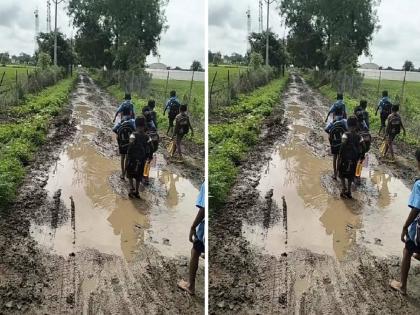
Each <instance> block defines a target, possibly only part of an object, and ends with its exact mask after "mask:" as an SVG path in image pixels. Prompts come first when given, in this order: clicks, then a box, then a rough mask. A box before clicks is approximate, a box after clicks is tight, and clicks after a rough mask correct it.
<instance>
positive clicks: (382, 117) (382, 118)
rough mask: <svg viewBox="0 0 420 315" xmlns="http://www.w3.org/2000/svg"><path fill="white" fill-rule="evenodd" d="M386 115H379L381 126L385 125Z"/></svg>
mask: <svg viewBox="0 0 420 315" xmlns="http://www.w3.org/2000/svg"><path fill="white" fill-rule="evenodd" d="M387 118H388V117H385V116H382V115H381V127H385V125H386V119H387Z"/></svg>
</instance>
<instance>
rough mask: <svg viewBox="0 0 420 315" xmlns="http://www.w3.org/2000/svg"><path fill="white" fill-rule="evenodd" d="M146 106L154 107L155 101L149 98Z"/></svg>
mask: <svg viewBox="0 0 420 315" xmlns="http://www.w3.org/2000/svg"><path fill="white" fill-rule="evenodd" d="M147 106H148V107H149V108H150V109H153V108H155V106H156V102H155V100H149V101H148V102H147Z"/></svg>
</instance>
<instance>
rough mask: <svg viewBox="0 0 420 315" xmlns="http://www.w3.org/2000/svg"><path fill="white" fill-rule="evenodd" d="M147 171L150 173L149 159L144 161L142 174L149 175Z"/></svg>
mask: <svg viewBox="0 0 420 315" xmlns="http://www.w3.org/2000/svg"><path fill="white" fill-rule="evenodd" d="M149 173H150V161H146V164H145V165H144V170H143V176H144V177H149Z"/></svg>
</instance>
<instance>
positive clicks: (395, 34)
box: [209, 0, 420, 68]
mask: <svg viewBox="0 0 420 315" xmlns="http://www.w3.org/2000/svg"><path fill="white" fill-rule="evenodd" d="M248 7H250V9H251V21H252V31H258V0H243V1H238V2H236V1H235V2H233V1H226V0H209V49H210V50H212V51H221V52H222V54H231V53H232V52H238V53H241V54H244V53H245V52H246V36H247V19H246V10H247V9H248ZM419 11H420V1H418V0H399V1H395V0H382V1H381V4H380V6H379V7H378V17H379V24H380V25H381V29H380V30H379V31H378V32H377V33H375V34H374V40H373V41H372V43H371V53H372V58H368V57H364V56H362V57H360V60H359V61H360V62H361V63H364V62H370V61H372V62H375V63H377V64H378V65H380V66H385V67H386V66H392V67H394V68H401V67H402V65H403V63H404V61H405V60H406V59H408V60H411V61H413V63H414V65H415V67H416V68H418V67H420V40H419V38H420V18H419V16H418V12H419ZM263 12H264V24H265V16H266V13H265V12H266V6H265V2H264V10H263ZM270 25H271V26H272V29H273V30H274V31H275V32H276V33H277V34H279V35H280V37H283V35H284V27H281V18H280V16H279V15H278V14H277V12H276V11H275V10H271V14H270Z"/></svg>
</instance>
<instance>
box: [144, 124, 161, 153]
mask: <svg viewBox="0 0 420 315" xmlns="http://www.w3.org/2000/svg"><path fill="white" fill-rule="evenodd" d="M146 134H147V135H148V136H149V137H150V139H151V141H152V147H153V153H155V152H156V151H157V150H158V148H159V140H160V138H159V134H158V133H157V131H156V129H149V130H148V131H147V132H146Z"/></svg>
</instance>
